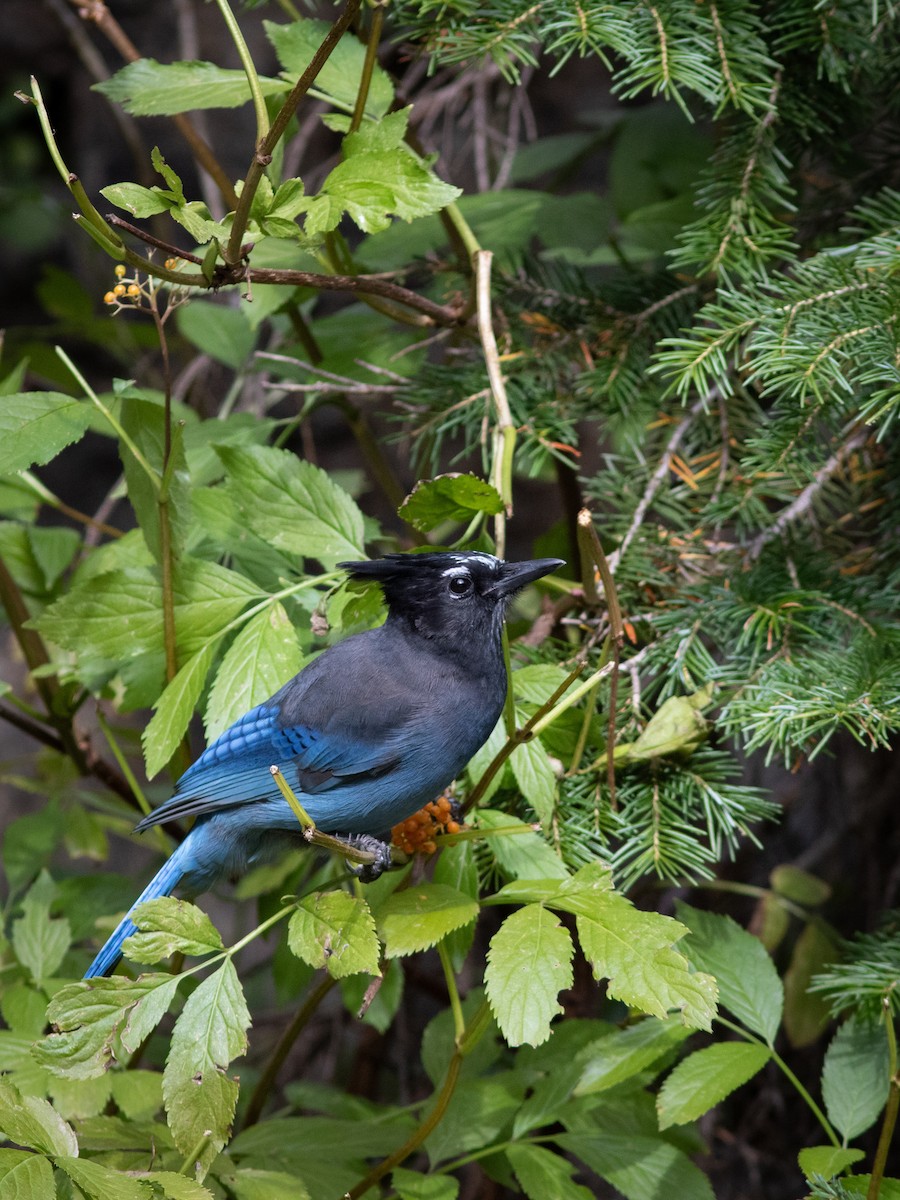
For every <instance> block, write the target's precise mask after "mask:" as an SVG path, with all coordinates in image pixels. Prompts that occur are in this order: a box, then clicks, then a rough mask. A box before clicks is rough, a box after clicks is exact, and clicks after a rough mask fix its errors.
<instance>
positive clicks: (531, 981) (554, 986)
mask: <svg viewBox="0 0 900 1200" xmlns="http://www.w3.org/2000/svg"><path fill="white" fill-rule="evenodd" d="M572 954H573V946H572V939H571V937H570V936H569V933H568V930H566V929H565V928H564V927H563V926H562V925H561V924H560V922H559V918H558V917H557V916H555V914H553V913H551V912H550V911H549V910H548V909H546V908H544V907H543V906H542V905H540V904H529V905H527V906H526V907H525V908H520V909H519V910H518V911H517V912H514V913H513V914H512V915H511V916H509V917H507V918H506V920H505V921H504V922H503V924H502V925H501V926H500V928H499V929H498V930H497V932H496V933H495V934H494V936H493V937H492V938H491V945H490V949H489V951H488V965H487V970H486V971H485V975H484V982H485V990H486V991H487V997H488V1000H489V1001H490V1005H491V1010H492V1012H493V1014H494V1016H495V1017H496V1019H497V1024H498V1025H499V1026H500V1030H501V1032H502V1033H503V1036H504V1037H505V1038H506V1040H507V1041H508V1042H509V1044H510V1045H511V1046H520V1045H522V1043H523V1042H527V1043H528V1044H529V1045H531V1046H539V1045H540V1044H541V1042H545V1041H546V1040H547V1038H548V1037H549V1036H550V1032H551V1030H550V1022H551V1021H552V1019H553V1018H554V1017H555V1016H556V1015H557V1014H558V1013H561V1012H562V1011H563V1009H562V1007H561V1005H560V1003H559V999H558V997H559V993H560V992H561V991H562V989H563V988H567V987H571V985H572Z"/></svg>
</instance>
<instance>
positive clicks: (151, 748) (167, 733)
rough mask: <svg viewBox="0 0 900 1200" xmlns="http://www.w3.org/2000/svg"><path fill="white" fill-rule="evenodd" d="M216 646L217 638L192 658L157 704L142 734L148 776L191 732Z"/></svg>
mask: <svg viewBox="0 0 900 1200" xmlns="http://www.w3.org/2000/svg"><path fill="white" fill-rule="evenodd" d="M215 649H216V644H215V642H210V643H209V644H208V645H206V646H204V647H203V648H202V649H201V650H198V651H197V653H196V654H195V655H194V656H193V658H189V659H188V661H187V662H186V663H185V664H184V666H183V667H182V668H181V670H180V671H179V672H178V674H177V675H176V676H175V678H174V679H173V680H172V681H171V683H169V684H167V686H166V689H165V691H164V692H163V694H162V695H161V696H160V698H159V700H157V702H156V704H155V705H154V706H153V707H154V709H155V712H154V714H153V716H152V717H151V718H150V721H149V722H148V723H147V726H146V728H145V729H144V732H143V734H142V737H141V740H142V742H143V744H144V761H145V762H146V764H147V778H148V779H152V778H153V776H154V775H156V774H158V773H159V772H160V771H161V770H162V769H163V767H164V766H165V765H166V763H167V762H168V761H169V759H170V758H171V757H172V755H173V754H174V753H175V751H176V749H177V748H178V744H179V742H180V741H181V739H182V738H183V737H184V735H185V733H186V732H187V727H188V725H189V724H190V721H191V717H192V716H193V715H194V709H195V708H196V707H197V702H198V701H199V699H200V694H201V693H202V691H203V686H204V684H205V683H206V676H207V675H208V674H209V668H210V667H211V666H212V660H213V656H214V654H215Z"/></svg>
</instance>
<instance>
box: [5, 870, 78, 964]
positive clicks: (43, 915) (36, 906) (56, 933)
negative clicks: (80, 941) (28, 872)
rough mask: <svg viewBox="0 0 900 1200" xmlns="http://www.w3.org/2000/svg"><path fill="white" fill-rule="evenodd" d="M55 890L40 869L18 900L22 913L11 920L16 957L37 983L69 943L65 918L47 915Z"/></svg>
mask: <svg viewBox="0 0 900 1200" xmlns="http://www.w3.org/2000/svg"><path fill="white" fill-rule="evenodd" d="M55 894H56V887H55V885H54V883H53V881H52V880H51V878H50V876H49V875H48V874H47V873H46V871H42V872H41V874H40V875H39V876H38V878H37V880H36V881H35V883H34V884H33V885H32V887H31V888H30V889H29V891H28V894H27V895H26V896H25V898H24V900H23V901H22V916H21V917H19V918H18V919H17V920H15V921H13V924H12V943H13V949H14V950H15V952H16V958H18V960H19V962H20V963H21V964H22V966H23V967H26V968H27V969H28V971H29V973H30V975H31V977H32V979H34V981H35V982H36V983H37V984H38V985H40V984H42V983H43V982H44V980H45V979H49V978H51V976H52V975H53V974H54V973H55V972H56V969H57V967H59V965H60V963H61V962H62V960H63V958H64V957H65V954H66V951H67V950H68V949H69V946H70V945H71V944H72V930H71V927H70V925H69V922H68V921H67V920H66V918H65V917H51V916H50V904H51V902H52V900H53V897H54V895H55Z"/></svg>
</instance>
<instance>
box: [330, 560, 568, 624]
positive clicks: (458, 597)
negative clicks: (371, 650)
mask: <svg viewBox="0 0 900 1200" xmlns="http://www.w3.org/2000/svg"><path fill="white" fill-rule="evenodd" d="M339 565H340V566H342V567H344V568H345V569H346V570H347V571H349V572H350V575H351V577H352V578H353V579H359V580H372V581H373V582H377V583H379V584H380V585H381V588H382V590H383V591H384V598H385V600H386V601H387V605H388V610H389V617H388V619H389V620H391V621H403V622H405V623H407V624H408V625H410V626H411V627H412V628H413V629H414V630H415V631H416V632H417V633H418V634H420V635H421V636H423V637H426V638H431V639H444V638H446V639H448V640H449V641H450V642H452V643H454V644H457V645H459V646H465V645H468V644H472V643H476V644H477V645H479V646H483V644H484V641H485V640H486V639H487V640H490V639H491V637H492V636H494V635H496V636H499V631H500V626H501V624H502V621H503V614H504V612H505V611H506V605H507V603H508V601H509V600H510V598H511V597H512V596H513V595H515V593H516V592H517V591H519V590H520V588H523V587H524V586H525V585H526V584H527V583H531V582H532V580H535V579H540V577H541V576H542V575H547V574H549V572H550V571H553V570H555V568H556V567H559V566H562V565H563V563H562V560H561V559H558V558H541V559H535V560H533V561H530V562H521V563H508V562H504V561H503V560H502V559H500V558H495V557H494V556H493V555H492V554H483V553H481V552H480V551H440V552H438V551H435V552H432V553H425V554H386V555H385V556H384V558H378V559H373V560H372V561H371V562H345V563H340V564H339ZM472 648H475V646H473V647H472Z"/></svg>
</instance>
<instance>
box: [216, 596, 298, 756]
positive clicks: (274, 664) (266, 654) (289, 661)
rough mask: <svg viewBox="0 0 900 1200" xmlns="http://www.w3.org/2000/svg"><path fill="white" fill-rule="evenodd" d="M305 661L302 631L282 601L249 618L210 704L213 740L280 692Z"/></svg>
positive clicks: (226, 659) (232, 647) (228, 656)
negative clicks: (295, 627)
mask: <svg viewBox="0 0 900 1200" xmlns="http://www.w3.org/2000/svg"><path fill="white" fill-rule="evenodd" d="M302 663H303V655H302V654H301V653H300V646H299V645H298V643H297V633H296V631H295V629H294V627H293V625H292V624H291V620H290V618H289V617H288V615H287V612H286V611H285V609H284V606H283V605H282V604H278V603H276V604H272V605H270V606H269V607H268V608H266V609H264V610H263V611H262V612H261V613H257V615H256V616H255V617H253V618H251V620H249V621H248V622H247V624H246V625H245V626H244V628H243V629H242V630H241V632H240V633H239V634H238V635H237V637H236V638H235V639H234V641H233V642H232V643H231V645H230V646H229V647H228V650H227V651H226V653H225V656H224V658H223V659H222V663H221V665H220V667H219V669H218V671H217V672H216V678H215V680H214V682H213V685H212V687H211V688H210V692H209V702H208V703H207V706H206V721H205V724H206V736H207V739H208V740H209V741H210V742H212V741H214V740H215V738H217V737H218V736H219V734H220V733H222V732H224V730H226V729H227V728H228V727H229V726H230V725H232V724H233V723H234V722H235V721H236V720H237V718H238V717H240V716H242V715H243V714H244V713H245V712H249V711H250V709H251V708H254V707H255V706H256V705H257V704H261V703H262V702H263V701H264V700H268V698H269V697H270V696H272V695H274V693H275V692H277V691H278V689H279V688H280V687H281V686H282V684H284V683H287V681H288V680H289V679H291V678H292V677H293V676H294V675H296V674H297V672H298V671H299V670H300V667H301V666H302Z"/></svg>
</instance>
